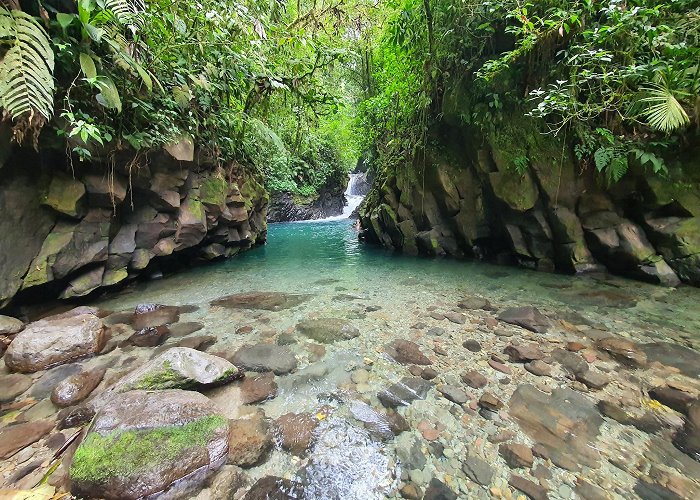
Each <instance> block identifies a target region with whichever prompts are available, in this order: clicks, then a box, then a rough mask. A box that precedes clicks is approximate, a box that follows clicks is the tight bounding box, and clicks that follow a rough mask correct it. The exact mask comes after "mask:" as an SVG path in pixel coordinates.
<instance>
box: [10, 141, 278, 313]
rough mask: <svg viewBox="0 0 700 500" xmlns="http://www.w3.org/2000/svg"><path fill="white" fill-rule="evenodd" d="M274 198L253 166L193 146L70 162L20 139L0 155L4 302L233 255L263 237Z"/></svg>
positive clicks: (87, 288)
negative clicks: (183, 154)
mask: <svg viewBox="0 0 700 500" xmlns="http://www.w3.org/2000/svg"><path fill="white" fill-rule="evenodd" d="M267 204H268V195H267V192H266V191H265V189H264V187H263V185H262V184H261V182H260V180H259V179H257V178H256V176H254V175H252V174H250V173H249V172H247V171H246V170H245V169H244V168H242V167H241V166H239V165H236V164H228V165H223V166H217V165H215V163H214V162H213V161H211V160H207V159H197V156H196V155H195V156H194V160H193V161H178V160H176V159H175V158H174V157H173V156H171V155H170V154H169V153H167V152H166V151H156V152H152V153H149V154H147V155H139V156H136V157H135V155H134V154H133V152H120V153H117V154H116V155H115V156H112V157H110V158H109V159H105V160H104V161H95V162H92V163H89V164H87V163H86V164H83V163H78V162H75V164H74V165H69V164H67V161H66V155H65V152H64V151H60V150H51V149H45V148H41V150H40V153H37V152H34V151H33V150H28V149H19V148H15V149H13V150H11V152H10V153H9V154H8V155H5V161H4V162H2V163H0V213H1V214H2V216H1V217H0V235H2V237H1V238H0V308H3V307H6V306H8V304H10V303H11V302H12V301H13V299H14V298H17V299H21V298H31V297H35V298H41V299H48V298H51V297H60V298H71V297H79V296H84V295H87V294H90V293H91V292H93V291H95V290H97V289H99V288H104V287H111V286H114V285H117V284H120V283H124V282H126V281H128V280H131V279H133V278H135V277H137V276H139V275H143V274H145V275H149V274H152V273H154V272H158V271H159V270H160V266H161V265H163V264H168V263H170V262H173V263H174V262H175V261H177V260H179V261H180V262H183V261H184V262H186V263H188V264H190V263H192V262H196V261H207V260H213V259H217V258H224V257H230V256H233V255H235V254H237V253H238V252H240V251H241V250H244V249H247V248H250V247H251V246H253V245H255V244H257V243H263V242H264V241H265V238H266V233H267V225H266V213H267ZM178 257H181V258H180V259H178Z"/></svg>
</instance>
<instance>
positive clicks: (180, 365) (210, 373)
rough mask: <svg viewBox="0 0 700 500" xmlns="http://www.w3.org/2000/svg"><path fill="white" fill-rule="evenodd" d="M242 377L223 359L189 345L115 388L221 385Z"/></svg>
mask: <svg viewBox="0 0 700 500" xmlns="http://www.w3.org/2000/svg"><path fill="white" fill-rule="evenodd" d="M242 376H243V373H242V372H240V371H239V370H238V368H236V367H235V366H234V365H232V364H231V363H230V362H228V361H226V360H225V359H224V358H220V357H219V356H212V355H211V354H206V353H204V352H200V351H197V350H196V349H190V348H189V347H172V348H170V349H168V350H167V351H165V352H163V353H162V354H160V355H159V356H157V357H156V358H154V359H152V360H151V361H149V362H147V363H146V364H145V365H143V366H141V367H140V368H137V369H136V370H134V371H133V372H131V373H129V374H128V375H126V376H125V377H124V378H122V379H121V380H120V381H119V382H117V385H116V386H115V387H114V389H115V390H117V391H118V392H124V391H128V390H132V389H144V390H164V389H184V388H193V387H202V386H210V385H216V384H222V383H225V382H229V381H231V380H234V379H237V378H241V377H242Z"/></svg>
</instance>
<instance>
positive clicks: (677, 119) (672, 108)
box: [640, 83, 690, 133]
mask: <svg viewBox="0 0 700 500" xmlns="http://www.w3.org/2000/svg"><path fill="white" fill-rule="evenodd" d="M643 90H644V91H645V92H647V93H648V94H649V96H648V97H645V98H643V99H641V100H640V101H641V102H642V103H647V104H648V105H649V107H648V109H646V110H645V111H644V114H645V115H646V116H647V120H648V121H649V126H650V127H651V128H653V129H655V130H660V131H662V132H666V133H668V132H673V131H674V130H678V129H680V128H682V127H685V126H686V125H688V124H689V123H690V118H689V117H688V113H686V112H685V109H683V106H682V105H681V103H680V102H678V99H677V98H676V95H675V93H674V92H673V91H672V90H671V89H670V88H669V87H668V85H665V84H663V85H662V84H658V83H654V84H652V85H651V86H650V87H647V88H645V89H643Z"/></svg>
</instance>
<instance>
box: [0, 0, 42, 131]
mask: <svg viewBox="0 0 700 500" xmlns="http://www.w3.org/2000/svg"><path fill="white" fill-rule="evenodd" d="M0 36H2V37H3V38H9V39H10V42H11V45H10V47H9V48H8V49H7V52H5V54H4V57H3V59H2V60H0V103H1V104H2V107H3V108H5V110H7V112H8V113H9V115H10V116H11V117H12V119H17V118H18V117H20V116H21V115H24V114H25V113H30V114H31V113H32V112H34V111H36V112H38V113H39V114H41V115H42V116H43V117H44V118H46V119H47V120H48V119H50V118H51V115H52V114H53V92H54V88H55V85H54V80H53V70H54V54H53V50H51V45H50V43H49V38H48V35H47V33H46V31H45V30H44V28H43V27H42V26H41V24H40V23H39V22H38V21H37V20H36V19H35V18H34V17H32V16H30V15H29V14H26V13H25V12H22V11H19V10H12V11H10V10H7V9H6V8H5V7H0Z"/></svg>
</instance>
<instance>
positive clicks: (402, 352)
mask: <svg viewBox="0 0 700 500" xmlns="http://www.w3.org/2000/svg"><path fill="white" fill-rule="evenodd" d="M384 350H385V351H386V353H387V354H388V355H389V356H391V357H392V358H393V359H394V361H396V362H397V363H401V364H402V365H431V364H432V363H433V362H432V361H430V359H428V357H427V356H426V355H425V354H423V353H422V352H421V350H420V347H419V346H418V344H416V343H415V342H411V341H410V340H401V339H397V340H392V341H391V342H389V343H388V344H386V345H385V346H384Z"/></svg>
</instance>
